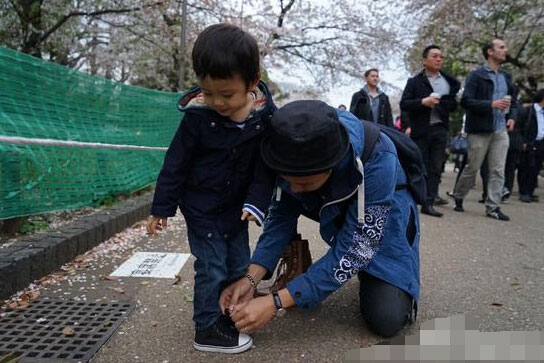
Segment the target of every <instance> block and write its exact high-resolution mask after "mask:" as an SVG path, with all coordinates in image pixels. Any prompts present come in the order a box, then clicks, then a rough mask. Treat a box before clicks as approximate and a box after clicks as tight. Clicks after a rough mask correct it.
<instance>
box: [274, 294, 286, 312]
mask: <svg viewBox="0 0 544 363" xmlns="http://www.w3.org/2000/svg"><path fill="white" fill-rule="evenodd" d="M272 297H273V298H274V305H275V306H276V310H279V309H283V305H282V303H281V299H280V295H279V294H278V292H277V291H274V292H272Z"/></svg>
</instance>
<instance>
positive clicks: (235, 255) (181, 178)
mask: <svg viewBox="0 0 544 363" xmlns="http://www.w3.org/2000/svg"><path fill="white" fill-rule="evenodd" d="M192 60H193V69H194V71H195V73H196V75H197V77H198V79H199V83H200V86H195V87H193V88H191V89H190V90H189V91H187V92H186V93H185V94H183V95H182V97H181V99H180V103H179V106H178V107H179V109H180V111H182V112H183V113H184V114H185V117H184V119H183V121H182V122H181V125H180V127H179V129H178V131H177V133H176V135H175V136H174V139H173V140H172V143H171V145H170V147H169V149H168V151H167V153H166V157H165V160H164V164H163V167H162V170H161V172H160V174H159V177H158V179H157V184H156V189H155V196H154V199H153V206H152V209H151V216H150V217H149V219H148V223H147V230H148V232H149V233H150V234H154V233H155V231H156V230H162V229H164V228H166V225H167V218H168V217H173V216H174V215H175V214H176V209H177V207H178V206H179V207H180V210H181V212H182V213H183V216H184V217H185V221H186V223H187V234H188V239H189V247H190V249H191V253H192V254H193V255H194V256H195V258H196V261H195V264H194V269H195V286H194V316H193V320H194V322H195V330H196V332H195V340H194V348H195V349H197V350H201V351H209V352H222V353H239V352H243V351H245V350H247V349H249V348H250V347H251V345H252V340H251V338H250V337H249V336H248V335H245V334H240V333H239V332H238V330H236V328H235V327H234V324H233V323H232V320H230V318H229V317H227V316H225V315H222V314H221V310H220V308H219V295H220V293H221V291H222V290H223V288H225V287H226V286H228V284H229V283H230V282H233V281H235V280H237V279H239V278H240V277H243V276H244V274H245V272H246V268H247V266H248V265H249V253H250V251H249V238H248V221H250V220H252V221H255V222H256V223H258V224H259V225H260V224H261V223H262V221H263V219H264V213H265V212H266V210H267V209H268V204H269V201H270V198H271V195H272V189H273V184H274V177H273V176H272V175H271V174H270V173H269V172H268V171H267V169H266V168H265V167H264V164H263V163H262V161H261V159H260V152H259V145H260V142H261V137H262V134H263V131H264V130H265V128H267V125H268V123H269V119H270V117H271V116H272V113H273V112H274V111H275V109H276V106H275V105H274V103H273V101H272V98H271V96H270V94H269V92H268V89H267V87H266V85H265V84H264V83H263V82H261V81H260V62H259V49H258V46H257V42H256V41H255V39H254V38H253V37H252V36H251V35H250V34H248V33H246V32H244V31H243V30H241V29H240V28H238V27H236V26H233V25H229V24H216V25H212V26H210V27H208V28H206V29H205V30H204V31H203V32H202V33H201V34H200V35H199V36H198V38H197V40H196V43H195V45H194V47H193V52H192Z"/></svg>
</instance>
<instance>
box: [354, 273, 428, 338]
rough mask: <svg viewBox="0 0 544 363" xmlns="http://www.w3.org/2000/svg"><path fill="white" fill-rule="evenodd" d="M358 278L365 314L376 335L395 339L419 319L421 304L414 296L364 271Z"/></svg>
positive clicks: (361, 303)
mask: <svg viewBox="0 0 544 363" xmlns="http://www.w3.org/2000/svg"><path fill="white" fill-rule="evenodd" d="M358 277H359V303H360V308H361V314H363V318H364V319H365V321H366V323H367V324H368V326H369V327H370V329H372V330H373V331H374V332H375V333H376V334H378V335H381V336H383V337H391V336H393V335H395V333H396V332H398V331H399V330H400V329H402V328H403V327H404V326H406V325H407V324H409V323H411V322H412V321H413V320H414V319H415V317H416V316H415V315H416V314H417V310H415V308H416V307H417V305H416V303H415V301H414V299H413V298H412V296H410V294H408V293H407V292H405V291H404V290H401V289H399V288H398V287H396V286H393V285H391V284H389V283H387V282H385V281H383V280H380V279H378V278H376V277H374V276H372V275H370V274H368V273H366V272H364V271H360V272H359V273H358Z"/></svg>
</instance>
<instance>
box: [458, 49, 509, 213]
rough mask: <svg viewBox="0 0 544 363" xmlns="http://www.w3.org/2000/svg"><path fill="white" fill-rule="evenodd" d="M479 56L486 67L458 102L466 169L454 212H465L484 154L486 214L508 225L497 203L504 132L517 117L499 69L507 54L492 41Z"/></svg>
mask: <svg viewBox="0 0 544 363" xmlns="http://www.w3.org/2000/svg"><path fill="white" fill-rule="evenodd" d="M482 52H483V55H484V57H485V59H486V63H485V64H484V65H483V66H481V67H479V68H478V69H476V70H475V71H474V72H472V73H471V74H469V76H468V77H467V80H466V82H465V90H464V92H463V97H462V100H461V105H462V106H463V107H464V108H465V110H466V115H467V120H466V126H465V128H466V132H467V134H468V145H469V148H468V165H467V166H466V168H465V169H464V170H463V173H462V174H461V176H460V177H459V182H458V183H457V184H456V185H455V190H454V192H453V196H454V198H455V208H454V210H455V211H457V212H463V211H464V209H463V198H465V196H466V195H467V194H468V192H469V191H470V189H471V188H472V187H473V186H474V181H475V179H476V173H477V172H478V170H479V169H480V166H481V165H482V163H483V162H484V158H485V157H486V154H487V167H488V171H489V181H488V182H487V198H486V200H485V213H486V215H487V216H488V217H490V218H494V219H497V220H500V221H508V220H510V218H509V217H508V216H507V215H505V214H504V213H502V211H501V209H500V202H501V198H502V190H503V186H504V167H505V164H506V155H507V152H508V145H509V140H508V134H507V131H511V130H513V129H514V124H515V122H514V119H515V118H516V115H517V104H516V91H515V89H514V85H513V83H512V78H511V77H510V75H509V74H508V73H506V72H504V71H503V70H502V69H501V68H500V65H501V63H503V62H505V61H506V57H507V54H508V49H507V48H506V44H505V43H504V41H503V40H501V39H494V40H492V41H491V42H489V43H487V44H486V45H485V46H484V47H483V48H482Z"/></svg>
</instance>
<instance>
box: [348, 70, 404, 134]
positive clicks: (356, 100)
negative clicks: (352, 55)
mask: <svg viewBox="0 0 544 363" xmlns="http://www.w3.org/2000/svg"><path fill="white" fill-rule="evenodd" d="M365 82H366V84H365V86H364V87H363V88H362V89H361V90H360V91H358V92H355V93H354V94H353V96H352V98H351V104H350V106H349V111H350V112H351V113H352V114H354V115H355V116H357V118H359V119H361V120H367V121H373V122H375V123H377V124H381V125H385V126H388V127H391V128H394V127H395V125H394V124H393V112H392V111H391V104H390V103H389V97H387V95H386V94H385V93H384V92H383V90H382V89H381V88H380V87H378V83H379V82H380V73H379V72H378V70H377V69H376V68H371V69H369V70H367V71H366V72H365Z"/></svg>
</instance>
